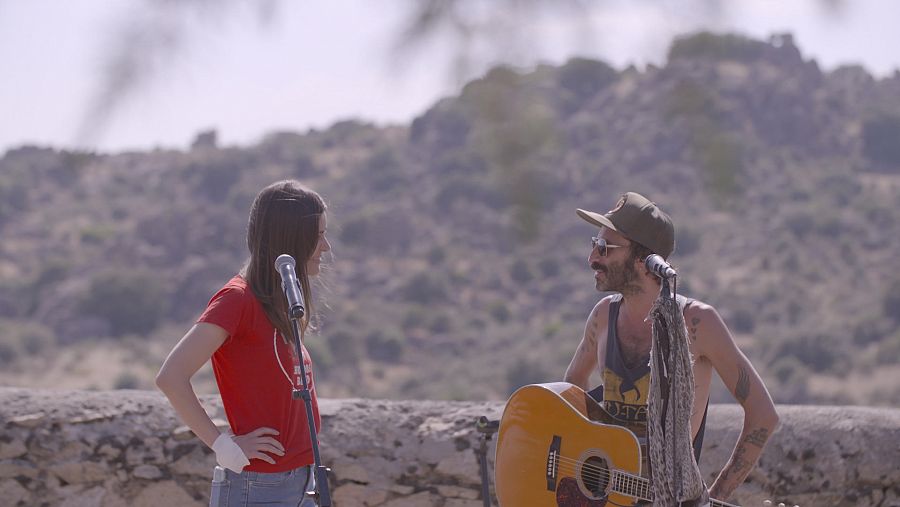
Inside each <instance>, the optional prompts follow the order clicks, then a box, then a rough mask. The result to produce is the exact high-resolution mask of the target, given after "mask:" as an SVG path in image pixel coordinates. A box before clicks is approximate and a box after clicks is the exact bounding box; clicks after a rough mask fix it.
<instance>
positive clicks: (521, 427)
mask: <svg viewBox="0 0 900 507" xmlns="http://www.w3.org/2000/svg"><path fill="white" fill-rule="evenodd" d="M611 422H613V419H612V417H611V416H609V415H608V414H607V413H606V412H605V411H604V410H603V408H602V407H600V405H599V404H598V403H597V402H595V401H594V400H593V398H591V397H590V396H589V395H588V394H587V393H585V392H584V391H583V390H582V389H580V388H578V387H577V386H574V385H572V384H568V383H564V382H559V383H553V384H535V385H528V386H525V387H522V388H521V389H519V390H517V391H516V392H515V393H513V395H512V396H511V397H510V399H509V401H508V402H507V404H506V408H505V409H504V411H503V417H502V418H501V419H500V431H499V435H498V437H497V454H496V460H495V465H494V469H495V474H494V475H495V477H494V481H495V486H496V491H497V499H498V500H499V502H500V506H501V507H548V506H556V507H603V506H605V505H607V502H609V504H610V505H633V504H635V503H636V502H637V501H638V498H636V497H632V496H627V495H624V494H620V493H617V492H614V491H613V489H615V488H612V487H610V484H609V482H610V476H611V473H612V472H611V471H610V470H611V469H615V470H619V471H622V472H626V473H628V474H633V475H640V472H641V451H640V445H639V443H638V440H637V438H636V437H635V436H634V434H633V433H632V432H631V431H629V430H627V429H625V428H622V427H619V426H613V425H611V424H607V423H611Z"/></svg>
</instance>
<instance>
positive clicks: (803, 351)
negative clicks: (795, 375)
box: [776, 335, 840, 372]
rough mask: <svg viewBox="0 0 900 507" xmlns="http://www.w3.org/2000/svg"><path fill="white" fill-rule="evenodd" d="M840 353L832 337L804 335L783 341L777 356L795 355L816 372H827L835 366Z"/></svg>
mask: <svg viewBox="0 0 900 507" xmlns="http://www.w3.org/2000/svg"><path fill="white" fill-rule="evenodd" d="M839 355H840V354H839V352H838V351H837V350H835V347H834V344H833V343H832V340H831V339H830V337H828V336H826V335H803V336H799V337H796V338H794V339H790V340H788V341H786V342H784V343H782V344H781V345H780V346H779V347H778V353H777V354H776V357H794V358H796V359H797V360H798V361H800V362H801V363H802V364H803V365H805V366H806V367H807V368H809V369H811V370H813V371H815V372H827V371H830V370H832V369H833V368H834V367H835V365H836V363H837V361H838V356H839Z"/></svg>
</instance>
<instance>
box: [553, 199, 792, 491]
mask: <svg viewBox="0 0 900 507" xmlns="http://www.w3.org/2000/svg"><path fill="white" fill-rule="evenodd" d="M578 215H579V216H580V217H581V218H583V219H584V220H586V221H588V222H590V223H591V224H593V225H595V226H597V227H599V233H598V235H597V236H596V237H594V238H592V239H591V244H592V249H591V253H590V256H589V257H588V263H589V264H590V266H591V269H592V270H593V271H594V279H595V281H596V287H597V290H598V291H601V292H615V293H617V294H614V295H611V296H607V297H604V298H603V299H601V300H600V302H598V303H597V304H596V305H595V306H594V309H593V310H592V311H591V313H590V316H589V317H588V319H587V323H586V325H585V329H584V336H583V337H582V339H581V343H580V344H579V345H578V348H577V349H576V351H575V355H574V357H573V358H572V362H571V363H570V364H569V367H568V369H567V370H566V375H565V381H566V382H569V383H571V384H574V385H576V386H579V387H580V388H581V389H584V390H585V391H587V390H588V389H589V386H588V379H589V377H590V375H591V373H592V372H593V371H594V369H595V368H597V367H599V368H600V372H601V374H602V377H603V389H602V391H603V400H602V403H603V407H604V408H605V409H606V411H607V412H609V413H610V414H611V415H612V416H613V417H614V418H615V419H616V421H618V423H620V424H621V425H622V426H624V427H626V428H628V429H630V430H631V431H632V432H633V433H635V434H636V435H637V436H638V438H639V440H640V439H641V438H643V437H645V435H646V434H647V429H646V428H647V400H648V393H649V383H650V367H649V360H650V348H651V343H652V329H651V321H650V319H648V313H649V312H650V310H651V307H652V306H653V304H654V301H655V300H656V298H657V295H658V294H659V292H660V279H659V278H658V277H657V276H655V275H654V274H652V273H651V272H650V271H649V270H647V268H646V267H645V265H644V260H645V259H646V257H647V256H648V255H650V254H653V253H655V254H659V255H660V256H662V257H663V258H668V257H669V256H670V255H671V254H672V252H673V251H674V250H675V228H674V225H673V223H672V220H671V218H670V217H669V215H667V214H666V213H664V212H663V211H662V210H661V209H660V208H659V207H658V206H657V205H656V204H655V203H653V202H651V201H649V200H648V199H646V198H645V197H644V196H642V195H640V194H637V193H634V192H628V193H626V194H624V195H623V196H622V197H621V198H620V199H619V202H618V204H617V205H616V206H615V207H614V208H613V209H612V210H610V211H609V212H607V213H605V214H600V213H595V212H591V211H585V210H582V209H579V210H578ZM679 306H680V307H681V308H682V309H683V315H684V322H685V325H686V327H687V336H688V341H689V350H690V354H691V357H692V359H693V376H694V383H695V385H694V403H693V410H692V411H691V417H690V429H691V435H692V437H693V438H694V448H695V451H694V452H695V457H697V458H699V448H700V443H701V442H702V436H703V427H704V425H705V422H706V410H707V407H708V402H709V390H710V380H711V378H712V372H713V370H715V371H716V373H718V375H719V377H721V379H722V380H723V382H724V383H725V385H726V386H727V387H728V389H729V391H730V392H731V393H732V395H734V398H735V400H737V401H738V403H740V405H741V406H742V407H743V409H744V424H743V429H742V431H741V434H740V437H739V438H738V441H737V444H736V445H735V448H734V451H733V452H732V455H731V458H730V459H729V460H728V463H727V464H726V465H725V467H724V468H723V469H722V471H721V473H719V475H718V477H717V478H716V480H715V482H713V484H712V486H711V487H710V489H709V494H710V497H712V498H716V499H720V500H727V499H728V498H729V497H730V496H731V495H732V493H733V492H734V490H735V489H736V488H737V487H738V486H739V485H740V484H742V483H743V481H744V478H746V477H747V475H748V474H749V473H750V471H751V469H752V468H753V467H754V466H755V465H756V462H757V460H758V459H759V456H760V454H761V453H762V450H763V447H764V446H765V444H766V441H767V440H768V439H769V437H770V436H771V435H772V432H773V431H774V430H775V428H776V426H777V424H778V415H777V414H776V412H775V406H774V404H773V403H772V398H771V396H770V395H769V392H768V391H767V390H766V386H765V385H764V384H763V381H762V379H761V378H760V376H759V375H758V374H757V372H756V370H755V369H754V368H753V365H752V364H750V361H749V360H748V359H747V357H746V356H745V355H744V354H743V353H742V352H741V350H740V349H739V348H738V346H737V344H736V343H735V341H734V338H733V337H732V335H731V333H730V332H729V330H728V327H727V326H726V325H725V323H724V322H723V321H722V319H721V317H720V316H719V314H718V313H717V312H716V310H715V308H713V307H712V306H710V305H708V304H706V303H703V302H701V301H697V300H691V299H685V298H682V297H679ZM644 470H645V471H646V468H644Z"/></svg>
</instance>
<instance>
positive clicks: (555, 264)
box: [538, 257, 560, 277]
mask: <svg viewBox="0 0 900 507" xmlns="http://www.w3.org/2000/svg"><path fill="white" fill-rule="evenodd" d="M538 269H539V270H540V272H541V275H543V276H544V277H554V276H557V275H559V271H560V268H559V261H558V260H556V259H551V258H549V257H545V258H543V259H541V260H540V261H538Z"/></svg>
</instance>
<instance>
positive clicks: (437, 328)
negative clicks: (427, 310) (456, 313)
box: [428, 313, 453, 334]
mask: <svg viewBox="0 0 900 507" xmlns="http://www.w3.org/2000/svg"><path fill="white" fill-rule="evenodd" d="M452 324H453V322H452V321H451V320H450V317H449V316H448V315H447V314H446V313H441V314H438V315H436V316H435V317H434V318H433V319H431V323H430V324H429V325H428V329H429V330H430V331H431V332H432V333H435V334H441V333H446V332H448V331H450V329H451V327H452Z"/></svg>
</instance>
